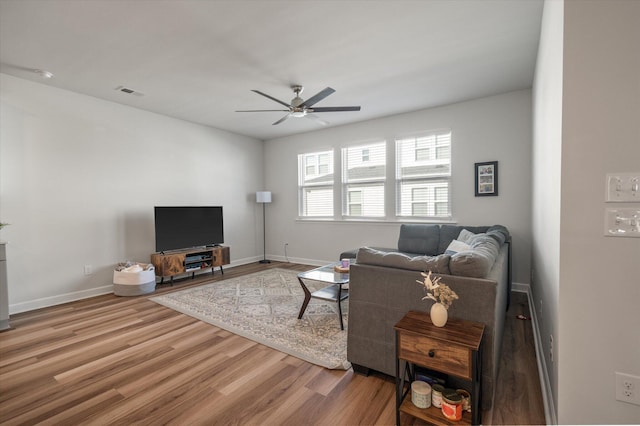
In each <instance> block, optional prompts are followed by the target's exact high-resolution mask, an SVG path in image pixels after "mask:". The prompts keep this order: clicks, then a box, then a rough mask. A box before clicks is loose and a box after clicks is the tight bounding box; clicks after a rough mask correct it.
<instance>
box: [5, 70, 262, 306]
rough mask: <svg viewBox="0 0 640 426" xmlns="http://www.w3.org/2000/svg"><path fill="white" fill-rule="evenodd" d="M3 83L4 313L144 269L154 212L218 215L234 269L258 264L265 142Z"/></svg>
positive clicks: (98, 287) (106, 285)
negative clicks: (258, 198) (125, 267)
mask: <svg viewBox="0 0 640 426" xmlns="http://www.w3.org/2000/svg"><path fill="white" fill-rule="evenodd" d="M0 78H1V80H0V89H1V92H0V94H1V101H2V103H1V108H0V114H1V116H0V123H1V126H2V127H1V134H0V156H1V162H0V179H1V180H0V219H1V220H2V221H3V222H9V223H11V226H9V227H6V228H4V229H3V230H2V235H1V237H2V239H3V240H7V241H9V245H8V246H7V250H8V269H9V302H10V305H11V312H12V313H16V312H21V311H24V310H30V309H34V308H37V307H41V306H48V305H53V304H57V303H61V302H65V301H68V300H73V299H76V298H82V297H88V296H91V295H94V294H99V293H103V292H108V291H111V289H112V285H111V284H112V282H113V279H112V278H113V277H112V271H113V267H114V265H115V264H116V263H117V262H119V261H123V260H127V259H129V260H135V261H142V262H148V261H149V255H150V253H152V252H153V251H154V248H155V245H154V244H155V243H154V223H153V206H154V205H222V206H224V216H225V217H224V219H225V237H226V241H225V242H226V244H227V245H229V246H230V247H231V259H232V264H233V263H238V262H244V261H248V260H254V259H258V258H259V257H260V256H259V255H260V254H261V249H262V239H261V234H262V216H261V213H262V212H261V210H260V209H259V208H258V206H257V205H256V203H255V191H256V190H259V189H261V188H262V186H263V181H262V179H263V142H261V141H258V140H255V139H252V138H248V137H244V136H239V135H235V134H232V133H228V132H224V131H221V130H217V129H213V128H210V127H206V126H201V125H196V124H192V123H188V122H185V121H181V120H176V119H172V118H168V117H165V116H161V115H157V114H153V113H149V112H146V111H142V110H138V109H135V108H131V107H126V106H123V105H119V104H115V103H111V102H107V101H103V100H99V99H96V98H93V97H89V96H84V95H79V94H76V93H73V92H69V91H65V90H61V89H56V88H52V87H49V86H46V85H44V84H38V83H33V82H29V81H26V80H22V79H18V78H15V77H11V76H7V75H4V74H2V75H0ZM258 237H260V239H259V240H258V239H257V238H258ZM84 265H92V266H93V269H94V273H93V275H89V276H85V275H84Z"/></svg>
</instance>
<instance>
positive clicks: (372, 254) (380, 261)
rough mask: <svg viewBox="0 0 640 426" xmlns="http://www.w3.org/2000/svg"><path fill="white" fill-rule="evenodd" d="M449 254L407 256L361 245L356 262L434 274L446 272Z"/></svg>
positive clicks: (447, 271)
mask: <svg viewBox="0 0 640 426" xmlns="http://www.w3.org/2000/svg"><path fill="white" fill-rule="evenodd" d="M450 258H451V256H449V255H447V254H441V255H439V256H407V255H406V254H403V253H397V252H384V251H379V250H375V249H372V248H370V247H362V248H360V249H359V250H358V256H357V258H356V263H357V264H364V265H375V266H385V267H388V268H396V269H408V270H410V271H421V272H423V271H431V272H433V273H436V274H447V275H449V274H450V273H451V271H450V270H449V259H450Z"/></svg>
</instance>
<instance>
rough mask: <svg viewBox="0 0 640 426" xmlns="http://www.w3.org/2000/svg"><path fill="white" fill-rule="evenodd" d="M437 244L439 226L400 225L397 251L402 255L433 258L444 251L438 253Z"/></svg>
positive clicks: (438, 241)
mask: <svg viewBox="0 0 640 426" xmlns="http://www.w3.org/2000/svg"><path fill="white" fill-rule="evenodd" d="M456 237H457V235H456ZM439 243H440V226H438V225H423V224H413V223H412V224H406V223H405V224H402V225H400V237H399V238H398V251H401V252H403V253H414V254H421V255H426V256H435V255H437V254H441V253H444V250H442V251H438V246H439ZM447 245H448V244H447ZM445 248H446V246H445Z"/></svg>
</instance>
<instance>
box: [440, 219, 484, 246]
mask: <svg viewBox="0 0 640 426" xmlns="http://www.w3.org/2000/svg"><path fill="white" fill-rule="evenodd" d="M463 229H467V230H469V231H470V232H472V233H474V234H480V233H482V232H486V231H487V229H489V227H488V226H457V225H442V226H441V227H440V242H439V243H438V253H444V252H445V250H446V249H447V247H449V244H451V241H453V240H455V239H458V236H459V235H460V232H461V231H462V230H463Z"/></svg>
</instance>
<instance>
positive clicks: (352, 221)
mask: <svg viewBox="0 0 640 426" xmlns="http://www.w3.org/2000/svg"><path fill="white" fill-rule="evenodd" d="M296 222H299V223H333V224H340V225H356V224H362V225H369V224H378V225H398V224H403V223H425V224H433V225H443V224H444V225H455V224H457V223H458V222H457V221H456V220H454V219H441V220H438V219H409V218H401V219H385V218H379V219H373V218H369V219H366V218H365V219H344V218H343V219H334V218H332V217H330V218H318V217H314V218H308V217H297V218H296Z"/></svg>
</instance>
